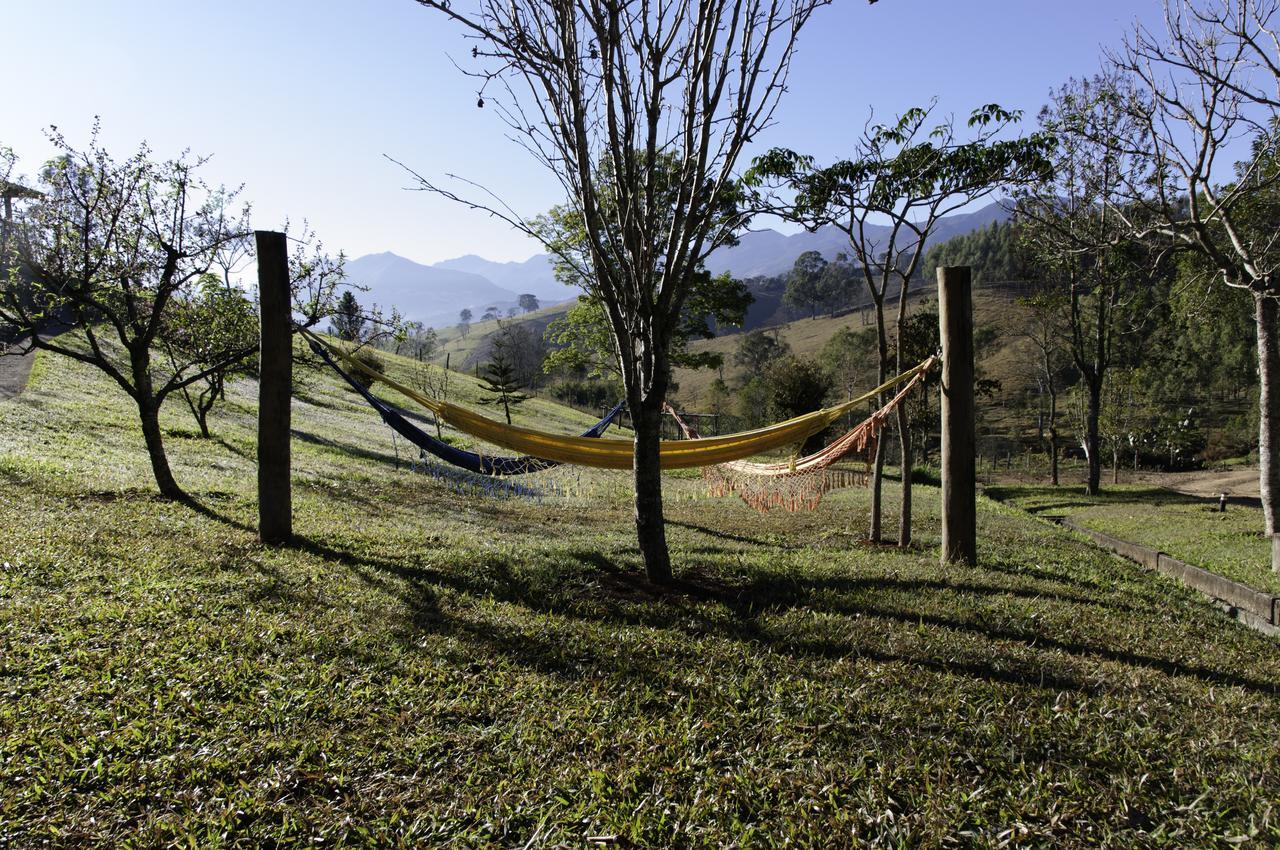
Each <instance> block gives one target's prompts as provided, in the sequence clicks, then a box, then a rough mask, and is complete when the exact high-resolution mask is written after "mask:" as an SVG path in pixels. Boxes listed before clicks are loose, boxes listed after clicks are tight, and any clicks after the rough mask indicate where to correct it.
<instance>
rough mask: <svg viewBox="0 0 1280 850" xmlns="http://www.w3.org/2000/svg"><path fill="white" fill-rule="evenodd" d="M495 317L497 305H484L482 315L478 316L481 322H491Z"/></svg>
mask: <svg viewBox="0 0 1280 850" xmlns="http://www.w3.org/2000/svg"><path fill="white" fill-rule="evenodd" d="M496 318H498V308H497V307H486V308H485V310H484V315H483V316H481V317H480V321H482V322H492V321H493V320H494V319H496Z"/></svg>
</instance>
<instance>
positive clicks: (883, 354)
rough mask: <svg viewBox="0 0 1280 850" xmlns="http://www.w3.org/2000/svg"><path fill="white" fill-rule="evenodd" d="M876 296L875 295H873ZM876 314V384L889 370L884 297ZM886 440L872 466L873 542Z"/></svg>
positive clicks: (877, 530) (877, 524)
mask: <svg viewBox="0 0 1280 850" xmlns="http://www.w3.org/2000/svg"><path fill="white" fill-rule="evenodd" d="M873 298H874V296H873ZM874 300H875V314H876V351H877V353H878V355H879V356H878V357H877V361H878V365H877V367H876V375H877V380H876V384H877V385H879V384H883V383H884V382H885V379H886V378H888V370H889V335H888V331H887V330H886V328H885V321H884V298H883V296H881V297H879V298H875V299H874ZM875 403H876V405H877V406H882V405H883V404H884V403H885V394H884V393H881V394H880V397H879V398H877V399H876V400H875ZM884 447H885V441H884V440H879V439H878V440H876V454H875V462H874V463H873V464H872V466H871V528H870V530H869V531H868V533H867V537H868V538H869V539H870V540H871V542H872V543H879V542H880V538H881V537H882V536H883V531H882V528H881V521H880V515H881V512H882V505H883V497H884Z"/></svg>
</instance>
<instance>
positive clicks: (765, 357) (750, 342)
mask: <svg viewBox="0 0 1280 850" xmlns="http://www.w3.org/2000/svg"><path fill="white" fill-rule="evenodd" d="M790 353H791V346H789V345H788V344H787V342H786V340H783V339H779V338H778V336H777V335H776V334H775V335H770V334H768V333H765V332H764V331H762V330H754V331H748V332H747V333H745V334H743V335H742V336H741V337H740V338H739V339H738V347H737V350H736V351H735V352H734V354H733V362H734V364H735V365H737V366H741V367H742V370H743V372H744V373H745V376H746V379H747V380H750V379H751V378H753V377H755V376H756V375H761V374H763V373H764V370H765V369H767V368H768V367H769V364H771V363H773V362H774V361H775V360H778V359H780V358H782V357H785V356H786V355H788V354H790Z"/></svg>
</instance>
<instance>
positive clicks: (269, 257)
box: [253, 230, 293, 543]
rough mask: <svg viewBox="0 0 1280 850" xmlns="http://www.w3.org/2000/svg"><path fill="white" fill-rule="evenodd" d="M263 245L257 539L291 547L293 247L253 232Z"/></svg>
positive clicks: (273, 235) (260, 247) (268, 233)
mask: <svg viewBox="0 0 1280 850" xmlns="http://www.w3.org/2000/svg"><path fill="white" fill-rule="evenodd" d="M253 235H254V239H255V241H256V242H257V247H258V304H259V307H260V309H261V321H262V326H261V334H262V336H261V345H260V347H259V349H258V360H259V374H260V378H259V381H258V537H259V538H260V539H261V540H262V542H263V543H286V542H288V541H289V539H290V538H291V537H293V496H292V490H291V488H290V482H289V475H290V473H289V415H290V403H291V401H292V396H293V319H292V316H291V311H292V304H291V303H290V298H289V253H288V251H289V249H288V246H287V244H286V243H285V236H284V234H283V233H274V232H272V231H268V230H258V231H255V232H254V234H253Z"/></svg>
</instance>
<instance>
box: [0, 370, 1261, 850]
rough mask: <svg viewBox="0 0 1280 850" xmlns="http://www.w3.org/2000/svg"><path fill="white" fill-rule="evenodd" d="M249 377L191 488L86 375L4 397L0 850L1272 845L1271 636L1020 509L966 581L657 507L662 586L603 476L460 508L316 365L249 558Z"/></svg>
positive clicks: (713, 516) (844, 536)
mask: <svg viewBox="0 0 1280 850" xmlns="http://www.w3.org/2000/svg"><path fill="white" fill-rule="evenodd" d="M252 389H253V388H252V387H251V386H248V385H239V386H237V387H235V388H234V390H233V392H232V394H231V395H232V399H231V404H230V405H229V406H228V408H227V409H226V410H225V411H223V412H222V413H221V414H220V415H219V416H218V417H217V419H216V421H215V429H216V431H217V433H218V435H219V436H218V439H217V440H215V441H200V440H195V439H190V438H185V437H181V436H178V435H174V436H171V438H170V447H171V451H172V455H173V460H174V464H175V471H176V474H177V476H178V478H179V480H180V481H182V482H183V483H184V484H185V485H186V486H188V487H189V488H190V489H191V491H192V492H193V493H195V494H196V495H197V497H198V499H199V504H200V507H199V508H198V509H195V510H193V509H192V508H189V507H183V506H180V505H175V504H169V503H164V502H160V501H158V500H156V499H154V498H153V497H152V495H151V494H152V488H151V486H150V483H149V481H148V474H147V469H146V463H145V458H144V456H143V453H142V452H141V451H140V448H139V446H140V439H139V437H138V434H137V431H136V425H135V424H134V422H133V420H132V415H131V412H130V411H129V410H128V408H127V406H125V405H123V404H121V399H120V397H119V396H118V394H117V393H116V391H115V390H113V389H112V388H111V386H110V385H108V383H107V382H106V381H105V380H103V379H101V378H99V377H98V376H96V375H95V374H93V373H90V372H87V371H85V370H84V369H83V368H81V367H79V366H76V365H74V364H70V363H67V362H64V361H61V360H57V359H49V358H42V360H41V361H40V363H39V364H38V365H37V374H36V375H35V377H34V379H33V386H32V388H31V390H30V391H28V393H27V394H25V395H24V396H22V397H21V398H20V399H18V400H15V401H11V402H6V403H4V404H0V483H2V485H3V486H2V488H0V564H2V565H3V567H2V568H0V789H3V793H0V844H7V845H8V846H13V847H27V846H40V845H41V843H42V842H46V841H47V842H48V845H49V846H59V845H62V846H83V845H87V844H97V845H101V846H162V845H167V844H169V843H170V842H173V843H179V842H181V843H183V844H184V845H185V844H186V843H187V841H188V840H189V841H190V843H191V844H192V845H193V846H201V847H223V846H231V845H236V846H246V847H256V846H285V845H293V844H296V845H298V846H301V845H304V844H305V845H306V846H335V845H339V844H356V845H361V844H363V845H375V844H376V845H379V846H386V845H396V844H399V845H403V846H409V845H419V846H420V845H429V846H442V845H445V844H448V845H450V846H458V847H468V846H475V847H479V846H493V845H499V846H521V847H555V846H583V843H584V837H586V836H599V835H618V836H620V838H619V840H618V842H617V846H645V847H693V846H707V847H716V846H728V845H734V846H771V845H781V844H788V843H789V844H790V845H791V846H814V847H833V846H851V845H854V844H856V843H858V842H859V841H861V842H867V843H871V842H877V841H878V842H880V843H882V844H884V845H891V846H912V847H936V846H953V845H962V846H983V847H995V846H998V845H1003V844H1008V843H1025V844H1040V845H1046V844H1050V843H1052V844H1053V845H1054V846H1086V845H1088V846H1096V845H1106V846H1113V847H1146V846H1200V847H1204V846H1219V845H1222V846H1225V845H1224V844H1223V842H1224V841H1225V840H1226V839H1229V838H1230V839H1235V838H1237V837H1239V836H1253V842H1252V843H1250V844H1246V845H1245V846H1268V845H1272V844H1274V843H1275V842H1276V841H1277V840H1280V815H1278V813H1277V812H1276V810H1275V801H1276V800H1277V799H1280V748H1277V747H1276V744H1275V742H1276V740H1277V736H1278V734H1280V697H1277V694H1276V683H1277V682H1280V652H1278V651H1277V645H1276V643H1275V642H1274V641H1271V640H1268V639H1266V638H1264V637H1262V636H1259V635H1256V634H1254V633H1252V632H1249V631H1247V630H1244V629H1242V628H1239V627H1237V626H1235V625H1233V624H1230V623H1228V622H1227V621H1226V620H1225V619H1224V618H1222V617H1221V615H1219V614H1218V613H1217V612H1215V611H1213V610H1212V609H1211V608H1210V607H1209V606H1207V605H1205V604H1203V603H1202V602H1200V601H1199V600H1198V599H1197V598H1196V597H1194V596H1193V595H1192V594H1190V593H1189V592H1187V591H1185V590H1183V589H1182V588H1179V587H1177V586H1176V585H1174V584H1172V583H1170V582H1167V581H1165V580H1163V579H1161V578H1160V577H1158V576H1156V575H1153V574H1151V573H1148V572H1144V571H1142V570H1140V569H1139V568H1137V567H1130V566H1127V565H1125V564H1123V563H1121V562H1119V561H1117V560H1115V559H1113V558H1110V557H1108V556H1104V555H1102V554H1100V553H1098V552H1096V551H1094V550H1092V549H1090V548H1088V547H1086V546H1085V545H1083V544H1081V543H1079V542H1077V541H1075V540H1073V539H1071V538H1070V537H1069V536H1066V535H1063V534H1061V533H1059V532H1058V531H1056V530H1054V529H1052V528H1050V527H1049V526H1047V525H1045V524H1042V523H1038V522H1035V521H1032V520H1028V519H1026V518H1025V516H1024V515H1022V514H1021V513H1019V512H1016V511H1014V510H1012V509H1006V508H1002V507H1000V506H998V505H995V504H993V503H989V502H986V501H983V502H982V504H981V522H982V535H983V537H982V546H983V564H982V566H981V567H979V568H976V569H964V568H939V567H938V565H937V563H936V555H935V553H934V550H933V549H931V548H925V549H919V550H913V551H910V552H905V553H900V552H897V551H893V550H876V549H871V548H868V547H866V546H865V545H862V544H861V543H860V541H861V536H860V529H861V527H862V518H863V516H864V513H865V508H866V500H865V494H864V493H862V492H860V491H859V492H849V493H841V494H836V495H833V496H832V497H829V498H828V499H827V500H826V501H825V502H824V504H823V506H822V508H821V509H820V510H819V511H818V512H816V513H813V514H800V515H796V516H787V515H769V516H763V517H762V516H759V515H757V514H755V513H753V512H751V511H749V510H748V509H747V508H745V507H744V506H743V505H742V504H741V503H739V502H738V501H736V500H734V499H724V500H707V499H701V500H690V501H679V502H676V503H673V504H672V505H671V506H670V518H671V520H672V523H671V527H670V538H671V544H672V549H673V555H674V557H675V560H676V562H677V564H678V565H679V569H680V572H681V574H682V575H683V576H685V578H686V579H687V580H688V583H687V584H686V585H685V586H684V587H683V588H682V589H681V590H680V591H679V592H676V593H672V594H669V595H662V596H655V595H654V594H652V593H651V592H650V591H649V590H648V589H647V588H646V586H645V585H644V583H643V582H642V581H641V580H640V578H639V575H640V567H639V562H638V555H637V553H636V551H635V546H634V541H633V538H632V532H631V529H630V521H629V510H628V509H627V506H626V504H625V501H607V502H605V503H603V504H593V503H587V502H584V501H582V500H567V501H557V500H549V501H548V502H547V503H546V504H543V505H540V506H539V505H531V504H528V503H525V502H518V501H517V502H513V501H485V500H464V499H459V498H457V497H455V496H454V495H453V494H452V493H451V492H450V491H448V490H447V489H445V488H444V487H443V485H441V484H440V483H438V482H436V481H434V480H432V479H426V478H423V477H420V476H418V477H415V476H411V475H409V474H407V473H404V472H401V473H396V472H394V471H393V469H392V468H391V465H390V462H389V461H390V454H389V449H390V445H389V441H388V440H387V438H386V436H385V433H384V432H383V431H382V429H380V428H379V427H378V426H377V425H376V423H375V420H374V419H373V417H372V416H371V415H370V414H369V413H368V412H367V410H365V409H363V408H361V407H360V406H358V405H355V404H353V403H352V401H351V397H350V395H349V394H347V393H345V392H343V391H341V390H340V389H339V388H337V387H336V386H335V385H334V384H333V383H332V382H331V381H329V380H328V379H327V378H317V379H313V381H312V384H311V387H310V390H309V391H308V393H307V398H308V399H310V401H306V402H299V403H297V405H296V407H295V425H296V428H297V431H298V437H299V439H297V440H295V443H294V446H295V467H296V479H295V480H296V484H295V493H296V499H297V505H296V513H297V530H298V532H299V534H300V535H301V539H300V542H299V545H297V546H296V547H294V548H286V549H271V548H264V547H262V546H259V545H258V544H257V543H255V541H254V535H253V530H252V524H253V521H254V515H255V511H254V503H253V500H252V493H253V475H254V466H253V463H252V453H253V442H252V435H253V430H252V429H253V425H254V419H253V409H252V404H251V401H252ZM169 414H170V415H169V417H168V419H167V421H166V424H167V425H168V426H169V427H170V428H171V429H179V431H180V433H187V432H188V430H189V427H190V426H189V424H188V423H187V421H186V420H185V418H184V417H183V416H182V415H181V411H180V410H179V409H178V408H177V407H176V406H175V407H174V408H172V409H171V410H170V411H169ZM565 418H566V421H567V420H568V419H569V418H571V417H570V415H569V414H565ZM928 492H929V491H928V490H925V491H923V493H922V495H921V497H920V498H919V500H918V503H919V504H921V505H922V506H923V508H922V510H923V511H924V513H925V516H923V517H922V522H921V529H920V533H919V537H920V539H921V541H922V542H923V543H924V544H926V545H933V544H936V536H937V532H936V517H935V516H933V515H931V514H930V513H929V512H930V510H931V506H932V505H933V504H934V502H935V499H934V498H932V497H930V496H929V495H928ZM891 501H892V500H891Z"/></svg>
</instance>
